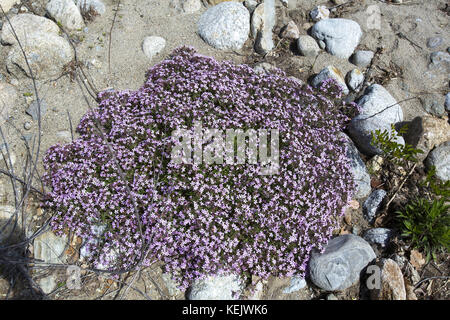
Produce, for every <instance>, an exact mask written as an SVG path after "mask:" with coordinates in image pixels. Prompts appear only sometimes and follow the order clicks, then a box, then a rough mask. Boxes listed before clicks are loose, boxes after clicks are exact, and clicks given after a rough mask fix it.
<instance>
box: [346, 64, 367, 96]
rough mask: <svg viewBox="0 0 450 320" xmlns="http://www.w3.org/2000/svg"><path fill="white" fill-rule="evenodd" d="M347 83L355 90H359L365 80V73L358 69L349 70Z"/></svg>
mask: <svg viewBox="0 0 450 320" xmlns="http://www.w3.org/2000/svg"><path fill="white" fill-rule="evenodd" d="M345 78H346V80H347V85H348V87H349V88H350V89H351V90H353V91H359V87H360V86H361V85H362V84H363V82H364V75H363V73H362V72H361V71H359V70H358V69H353V70H351V71H349V72H348V73H347V75H346V77H345Z"/></svg>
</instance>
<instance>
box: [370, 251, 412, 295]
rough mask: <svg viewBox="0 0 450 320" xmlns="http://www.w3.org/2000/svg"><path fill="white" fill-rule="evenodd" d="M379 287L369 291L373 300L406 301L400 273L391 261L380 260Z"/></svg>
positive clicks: (403, 283)
mask: <svg viewBox="0 0 450 320" xmlns="http://www.w3.org/2000/svg"><path fill="white" fill-rule="evenodd" d="M377 265H378V266H379V267H380V268H381V281H380V282H381V283H380V284H381V287H380V288H379V289H372V290H371V298H372V299H374V300H406V290H405V282H404V279H403V274H402V271H401V270H400V267H399V266H398V264H397V263H396V262H395V261H394V260H392V259H381V261H380V262H379V263H378V264H377Z"/></svg>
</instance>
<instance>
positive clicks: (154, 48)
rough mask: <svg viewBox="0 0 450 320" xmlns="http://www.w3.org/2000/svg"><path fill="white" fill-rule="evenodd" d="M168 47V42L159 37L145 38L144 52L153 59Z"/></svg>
mask: <svg viewBox="0 0 450 320" xmlns="http://www.w3.org/2000/svg"><path fill="white" fill-rule="evenodd" d="M165 47H166V40H165V39H164V38H161V37H158V36H150V37H145V39H144V41H143V43H142V51H144V54H145V55H146V56H147V57H148V58H149V59H152V58H153V57H154V56H156V55H157V54H158V53H160V52H161V51H163V50H164V48H165Z"/></svg>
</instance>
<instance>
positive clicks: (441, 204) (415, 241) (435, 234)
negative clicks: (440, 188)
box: [397, 197, 450, 261]
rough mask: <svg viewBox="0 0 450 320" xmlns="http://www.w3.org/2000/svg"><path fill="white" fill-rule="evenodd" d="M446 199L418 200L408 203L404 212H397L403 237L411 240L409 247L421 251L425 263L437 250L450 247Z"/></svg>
mask: <svg viewBox="0 0 450 320" xmlns="http://www.w3.org/2000/svg"><path fill="white" fill-rule="evenodd" d="M446 202H447V199H446V198H445V197H442V198H440V199H437V198H435V199H434V200H428V199H425V198H420V199H417V200H415V201H412V202H411V203H409V204H408V205H407V206H406V207H405V210H404V211H397V215H398V217H399V218H400V220H401V222H402V225H403V234H402V235H403V236H406V237H410V238H411V245H412V246H413V247H414V248H417V249H423V251H424V252H425V253H426V256H427V261H429V260H430V259H431V257H433V259H435V260H436V253H437V252H438V251H439V250H448V249H449V247H450V227H449V225H450V215H449V208H450V206H449V205H448V204H446Z"/></svg>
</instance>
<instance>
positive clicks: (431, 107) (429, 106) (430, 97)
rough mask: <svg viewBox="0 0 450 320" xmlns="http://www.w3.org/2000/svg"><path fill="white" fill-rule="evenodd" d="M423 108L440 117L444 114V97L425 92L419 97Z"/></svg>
mask: <svg viewBox="0 0 450 320" xmlns="http://www.w3.org/2000/svg"><path fill="white" fill-rule="evenodd" d="M420 101H421V102H422V105H423V108H424V109H425V111H426V112H428V113H430V114H432V115H435V116H437V117H442V116H443V115H444V114H445V107H444V103H445V101H444V98H443V97H442V96H441V95H439V94H427V95H424V96H422V97H420Z"/></svg>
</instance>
